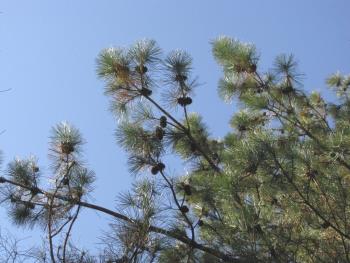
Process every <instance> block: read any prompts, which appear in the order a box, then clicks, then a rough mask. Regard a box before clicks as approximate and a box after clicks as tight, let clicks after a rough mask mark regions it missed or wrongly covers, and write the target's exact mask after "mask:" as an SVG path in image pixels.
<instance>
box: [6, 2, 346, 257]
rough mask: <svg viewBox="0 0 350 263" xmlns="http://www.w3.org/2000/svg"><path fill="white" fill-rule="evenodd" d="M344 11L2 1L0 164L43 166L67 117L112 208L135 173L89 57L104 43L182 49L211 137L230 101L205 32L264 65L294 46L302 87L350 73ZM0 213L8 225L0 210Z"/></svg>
mask: <svg viewBox="0 0 350 263" xmlns="http://www.w3.org/2000/svg"><path fill="white" fill-rule="evenodd" d="M349 10H350V1H348V0H318V1H311V0H310V1H305V0H294V1H280V0H265V1H261V0H240V1H238V0H237V1H233V0H226V1H224V0H222V1H214V0H213V1H209V0H192V1H189V0H176V1H175V0H174V1H170V0H169V1H164V0H163V1H162V0H147V1H142V0H138V1H136V0H135V1H133V0H124V1H121V0H100V1H92V0H90V1H89V0H59V1H47V0H22V1H19V0H18V1H15V0H2V1H1V2H0V11H1V14H0V89H11V91H9V92H6V93H0V112H1V113H2V114H1V121H0V130H6V131H5V132H4V133H3V134H2V135H0V149H1V150H2V152H3V159H4V164H3V165H2V169H5V167H6V166H5V164H6V163H7V162H8V161H9V160H11V159H13V157H14V156H17V155H18V156H22V157H24V156H27V155H29V154H35V155H36V156H38V158H39V162H40V164H41V165H42V170H43V171H46V172H47V173H49V168H48V167H49V162H48V161H47V153H48V150H47V148H48V136H49V131H50V129H51V127H52V126H53V125H54V124H56V123H57V122H60V121H62V120H67V121H69V122H71V123H73V124H74V125H75V126H76V127H78V128H79V129H80V130H81V132H82V134H83V136H84V138H85V140H86V142H87V143H86V145H85V153H86V155H85V157H86V160H87V161H88V162H89V164H90V167H91V168H92V169H93V170H94V171H95V172H96V175H97V181H96V184H95V186H96V190H95V191H94V193H93V196H94V198H95V200H94V202H96V203H98V204H103V205H105V206H107V207H111V208H112V207H114V200H115V196H116V195H117V194H118V192H120V191H122V190H126V189H128V188H129V186H130V182H131V179H132V178H131V177H130V176H129V175H128V173H127V169H126V166H125V164H126V155H125V153H124V152H123V151H122V150H121V149H120V148H119V147H118V146H117V145H116V143H115V140H114V138H113V132H114V129H115V127H116V121H115V120H114V119H113V117H112V116H111V114H110V113H109V112H108V110H107V108H108V99H107V98H106V97H104V96H103V83H102V82H101V81H100V80H98V79H97V78H96V73H95V58H96V56H97V54H98V53H99V51H100V50H101V49H102V48H105V47H110V46H114V45H117V46H119V45H121V46H128V45H129V44H131V43H133V42H134V41H136V40H138V39H141V38H145V37H146V38H153V39H155V40H157V41H158V43H159V45H160V46H161V47H162V48H163V50H164V51H166V52H167V51H170V50H171V49H175V48H182V49H185V50H187V51H188V52H189V53H191V54H192V56H193V58H194V68H195V70H194V74H195V75H198V77H199V82H200V83H202V84H203V85H201V86H200V87H199V88H198V90H197V92H196V94H197V96H196V97H195V102H194V104H193V107H192V109H193V111H197V112H201V113H202V114H203V116H204V119H205V120H206V122H207V124H208V126H209V127H210V130H211V132H212V134H213V135H214V136H221V135H223V134H224V133H225V132H226V131H227V130H228V125H227V122H228V119H229V116H230V113H231V112H232V110H233V106H232V105H224V104H223V103H221V101H220V100H219V99H218V98H217V92H216V86H217V82H218V79H219V77H220V71H219V67H218V66H217V65H216V63H215V62H214V60H213V58H212V55H211V52H210V44H209V42H210V40H212V39H213V38H215V37H217V36H219V35H228V36H232V37H236V38H238V39H240V40H242V41H248V42H252V43H255V44H256V46H257V48H258V50H259V51H260V52H261V63H260V65H261V66H262V68H263V69H268V68H269V67H270V66H271V63H272V61H273V58H274V57H275V55H278V54H280V53H294V54H295V56H296V57H297V58H298V60H299V62H300V70H301V71H302V72H303V73H304V74H305V87H306V88H307V89H308V90H313V89H316V90H319V91H321V92H325V85H324V79H325V78H326V76H327V75H329V74H330V73H333V72H335V71H336V70H340V71H342V72H344V73H350V64H349V61H350V52H349V50H350V30H349V26H350V16H349ZM218 113H219V114H218ZM218 116H220V117H218ZM173 168H178V169H179V170H180V171H182V168H181V167H173ZM0 222H1V227H5V228H8V229H10V230H11V231H13V228H12V227H11V226H10V225H9V224H8V223H6V222H7V218H6V213H5V212H4V211H3V210H2V209H0ZM107 222H108V220H107V221H106V220H105V219H104V217H103V216H97V215H96V214H95V213H91V212H84V214H83V216H82V217H81V218H80V220H79V226H78V228H77V231H75V240H78V241H81V242H80V243H81V245H83V246H85V247H88V248H92V247H93V246H95V244H96V243H98V242H99V240H98V239H97V237H98V235H99V231H100V230H101V229H107V228H106V224H107ZM21 231H22V230H21ZM36 233H39V231H38V229H34V231H28V232H26V233H25V236H31V235H34V236H35V234H36ZM35 240H37V239H35ZM0 257H1V256H0Z"/></svg>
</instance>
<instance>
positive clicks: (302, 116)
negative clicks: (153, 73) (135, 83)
mask: <svg viewBox="0 0 350 263" xmlns="http://www.w3.org/2000/svg"><path fill="white" fill-rule="evenodd" d="M212 47H213V55H214V57H215V59H216V60H217V61H218V62H219V64H220V65H221V66H222V68H223V73H224V76H223V78H222V79H221V80H220V82H219V87H218V92H219V95H220V97H221V98H222V99H223V100H224V101H225V102H230V103H231V102H233V101H238V105H239V107H240V110H239V111H238V112H236V113H235V114H233V116H232V118H231V121H230V125H231V127H232V128H233V129H231V130H230V131H229V132H228V134H227V135H226V136H225V138H224V139H223V140H222V141H221V140H216V139H213V138H211V135H210V133H209V132H208V129H207V127H206V125H205V123H204V122H203V119H202V117H201V116H200V115H199V114H194V113H188V112H187V110H188V107H189V105H185V107H183V118H182V119H180V120H178V119H176V118H175V117H174V115H172V113H171V112H169V111H167V110H166V108H163V107H162V106H160V104H158V103H155V102H154V99H156V97H153V95H149V96H148V98H150V97H152V99H148V100H147V102H145V103H144V106H145V107H147V109H148V110H147V111H145V112H144V113H143V114H141V116H143V117H141V118H134V117H131V118H130V119H129V122H125V123H121V124H120V127H119V128H118V129H119V132H118V133H117V139H118V142H119V143H120V144H121V146H122V147H123V148H124V149H125V150H127V151H128V152H129V153H130V154H131V156H130V159H129V165H130V169H131V171H134V172H141V171H143V172H145V176H146V178H148V177H147V175H148V174H149V172H148V171H147V169H145V168H147V167H152V166H153V165H156V163H158V162H159V160H160V158H163V161H165V162H166V161H167V159H166V158H165V156H166V155H167V152H169V153H176V154H177V155H178V156H179V157H180V159H181V160H183V161H185V162H186V164H189V170H188V174H187V175H185V176H180V177H179V178H173V177H172V174H171V170H169V169H168V168H166V169H165V170H164V171H163V172H162V174H161V177H157V178H158V179H156V180H158V181H159V182H162V181H163V183H165V185H167V187H168V188H169V191H168V194H169V198H170V199H172V202H171V203H172V205H171V207H172V209H174V210H179V212H178V213H177V214H176V215H175V214H173V213H171V212H168V213H166V214H164V213H162V212H160V211H162V209H160V210H157V212H155V213H154V214H153V213H152V215H154V216H155V217H154V218H162V221H163V222H164V221H169V222H171V229H174V230H173V231H175V232H174V233H178V234H181V235H185V236H188V237H189V238H193V237H194V236H196V238H197V240H198V241H199V242H201V243H202V244H206V245H207V246H209V247H211V248H213V249H214V250H216V251H220V252H223V253H227V254H228V255H233V257H234V258H237V259H239V260H241V261H242V262H246V261H248V262H315V261H325V262H330V261H332V260H333V256H334V255H336V256H337V258H339V260H340V261H344V262H345V261H347V260H349V253H348V251H349V248H350V247H349V246H350V243H349V238H350V237H349V236H348V230H347V228H348V227H347V226H348V223H349V222H348V219H347V218H348V217H349V216H350V210H349V207H348V206H347V203H348V202H349V200H348V198H349V197H348V196H349V195H348V191H349V190H348V189H349V188H348V186H349V183H350V181H349V176H348V173H349V169H350V160H349V152H348V151H347V150H346V149H348V148H349V145H348V144H349V137H350V133H349V127H350V126H349V116H350V115H349V113H350V111H349V105H350V103H349V100H348V97H347V93H346V92H347V90H348V86H349V85H348V84H349V83H348V82H349V81H348V77H344V76H342V75H340V74H336V75H334V76H331V77H330V78H329V79H328V80H327V83H328V84H329V85H330V86H332V87H333V88H335V89H336V91H337V92H338V93H339V92H340V91H341V92H343V93H341V101H340V102H341V103H340V104H339V103H338V104H331V103H326V101H325V100H324V99H323V98H322V96H321V95H320V94H319V93H316V92H313V93H311V94H307V93H305V92H304V91H303V90H301V89H300V87H301V80H302V78H301V76H302V74H300V73H299V72H298V69H297V62H296V60H295V59H294V57H293V55H280V56H278V57H277V58H276V60H275V62H274V65H273V68H272V70H271V71H269V72H266V73H261V72H260V71H259V69H258V67H257V64H258V60H259V56H258V53H257V51H256V49H255V47H254V46H253V45H251V44H245V43H242V42H240V41H238V40H233V39H231V38H228V37H221V38H218V39H216V40H214V41H213V42H212ZM163 63H164V65H165V68H164V69H163V70H164V72H163V74H164V76H165V80H166V84H167V86H166V92H165V93H164V94H165V96H162V98H161V99H163V101H164V102H165V105H171V106H174V105H177V104H178V102H179V98H184V97H186V96H188V94H190V93H191V94H192V91H193V88H194V86H191V85H190V82H189V81H188V77H189V74H190V73H191V71H192V70H193V69H192V66H191V63H192V59H191V58H190V56H189V55H188V54H187V53H185V52H182V51H174V52H172V53H170V55H169V56H168V57H166V58H165V59H164V62H163ZM145 75H147V73H146V74H145ZM140 85H141V86H140V87H139V89H142V88H148V85H147V84H146V83H144V84H142V83H141V84H140ZM191 100H192V98H191ZM169 102H170V103H169ZM181 102H182V101H181ZM141 103H142V102H141ZM181 106H183V105H182V104H181ZM150 107H151V108H153V110H149V108H150ZM150 112H152V114H151V113H150ZM161 114H166V115H167V120H168V121H169V124H170V125H168V126H166V128H164V138H163V137H162V139H161V140H158V141H157V140H153V139H154V137H153V134H154V133H153V132H152V128H151V127H154V126H155V125H157V121H158V120H159V118H160V117H158V116H160V115H161ZM168 118H169V119H168ZM145 127H148V128H145ZM153 129H154V128H153ZM156 149H158V150H156ZM160 149H161V150H160ZM154 153H156V154H154ZM149 156H152V158H149ZM167 167H168V166H167ZM150 178H154V177H150ZM149 180H152V181H153V180H155V179H149ZM160 192H161V193H159V195H164V192H166V191H165V190H163V191H160ZM157 194H158V192H156V195H157ZM131 200H138V198H136V199H134V198H132V197H130V201H131ZM130 204H132V205H135V204H136V203H132V202H130ZM184 205H186V209H182V208H181V207H182V206H184ZM187 208H189V211H187ZM157 215H158V217H157ZM155 222H157V221H155ZM169 241H171V240H169ZM296 244H298V245H296ZM311 251H313V252H312V253H311ZM212 257H213V254H210V253H206V252H203V251H200V250H194V251H193V250H191V249H190V247H189V246H187V245H184V244H183V243H179V244H175V245H173V246H171V247H164V248H163V250H162V251H161V252H160V254H159V257H158V261H159V262H182V261H183V260H184V261H186V262H206V261H207V262H215V260H214V259H213V258H212ZM214 257H215V258H216V259H217V258H218V257H217V256H214ZM219 258H220V257H219ZM222 259H223V258H222V257H221V260H222ZM232 260H233V259H232ZM239 262H240V261H239Z"/></svg>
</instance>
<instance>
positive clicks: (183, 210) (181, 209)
mask: <svg viewBox="0 0 350 263" xmlns="http://www.w3.org/2000/svg"><path fill="white" fill-rule="evenodd" d="M180 211H181V212H182V213H188V211H190V210H189V209H188V207H187V205H183V206H181V207H180Z"/></svg>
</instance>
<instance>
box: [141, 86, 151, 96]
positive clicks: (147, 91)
mask: <svg viewBox="0 0 350 263" xmlns="http://www.w3.org/2000/svg"><path fill="white" fill-rule="evenodd" d="M140 93H141V95H142V96H145V97H149V96H151V95H152V90H150V89H147V88H142V89H141V91H140Z"/></svg>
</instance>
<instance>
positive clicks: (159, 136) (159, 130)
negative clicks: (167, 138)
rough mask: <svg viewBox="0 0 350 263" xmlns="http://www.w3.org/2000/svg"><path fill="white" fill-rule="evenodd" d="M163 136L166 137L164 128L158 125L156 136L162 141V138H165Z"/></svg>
mask: <svg viewBox="0 0 350 263" xmlns="http://www.w3.org/2000/svg"><path fill="white" fill-rule="evenodd" d="M163 137H164V130H163V129H162V128H161V127H157V128H156V138H157V139H158V140H160V141H161V140H163Z"/></svg>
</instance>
